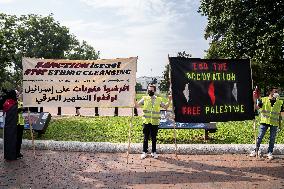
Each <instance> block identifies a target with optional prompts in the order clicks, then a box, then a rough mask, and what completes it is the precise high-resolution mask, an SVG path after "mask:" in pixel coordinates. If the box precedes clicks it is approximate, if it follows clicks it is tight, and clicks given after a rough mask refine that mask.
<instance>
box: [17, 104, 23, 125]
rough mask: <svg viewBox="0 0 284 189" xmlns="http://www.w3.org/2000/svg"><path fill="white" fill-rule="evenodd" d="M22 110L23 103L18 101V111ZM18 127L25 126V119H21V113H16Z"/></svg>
mask: <svg viewBox="0 0 284 189" xmlns="http://www.w3.org/2000/svg"><path fill="white" fill-rule="evenodd" d="M20 108H21V109H23V102H21V101H18V109H20ZM17 124H18V125H25V119H24V117H23V112H22V111H21V112H18V123H17Z"/></svg>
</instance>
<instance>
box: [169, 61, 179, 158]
mask: <svg viewBox="0 0 284 189" xmlns="http://www.w3.org/2000/svg"><path fill="white" fill-rule="evenodd" d="M168 61H169V62H168V64H169V79H170V91H171V95H173V92H172V77H171V65H170V56H169V55H168ZM172 112H173V114H174V106H173V104H172ZM174 138H175V156H176V158H178V156H177V131H176V122H175V121H174Z"/></svg>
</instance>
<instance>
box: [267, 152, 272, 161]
mask: <svg viewBox="0 0 284 189" xmlns="http://www.w3.org/2000/svg"><path fill="white" fill-rule="evenodd" d="M267 158H268V159H269V160H272V159H273V155H272V153H271V152H269V153H268V154H267Z"/></svg>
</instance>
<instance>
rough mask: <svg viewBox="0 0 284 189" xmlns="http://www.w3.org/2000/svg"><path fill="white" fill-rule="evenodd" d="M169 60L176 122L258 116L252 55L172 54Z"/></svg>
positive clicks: (229, 119) (225, 119)
mask: <svg viewBox="0 0 284 189" xmlns="http://www.w3.org/2000/svg"><path fill="white" fill-rule="evenodd" d="M169 61H170V66H171V82H172V93H173V94H172V95H173V106H174V111H175V121H176V122H181V123H209V122H224V121H241V120H249V119H254V111H253V99H252V80H251V69H250V61H249V60H248V59H241V60H229V59H217V60H214V59H196V58H195V59H194V58H184V57H170V58H169Z"/></svg>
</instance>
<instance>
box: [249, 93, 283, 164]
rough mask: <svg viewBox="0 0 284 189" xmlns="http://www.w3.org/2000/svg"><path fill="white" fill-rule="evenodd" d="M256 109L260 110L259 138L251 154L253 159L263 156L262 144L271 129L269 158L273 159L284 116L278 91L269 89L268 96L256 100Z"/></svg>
mask: <svg viewBox="0 0 284 189" xmlns="http://www.w3.org/2000/svg"><path fill="white" fill-rule="evenodd" d="M256 100H257V103H256V109H259V110H260V127H259V134H258V137H257V142H256V148H255V149H254V150H253V151H252V152H251V153H250V156H251V157H254V156H256V155H257V154H258V156H262V154H261V150H260V149H259V147H260V143H261V141H262V139H263V137H264V135H265V133H266V131H267V129H268V128H270V138H269V147H268V154H267V158H268V159H269V160H272V159H273V155H272V153H273V148H274V143H275V139H276V134H277V131H278V132H279V131H280V129H281V119H282V117H283V116H284V103H283V100H280V99H279V94H278V90H277V88H275V87H271V88H269V91H268V96H267V97H263V98H261V99H255V97H254V101H255V102H256Z"/></svg>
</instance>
